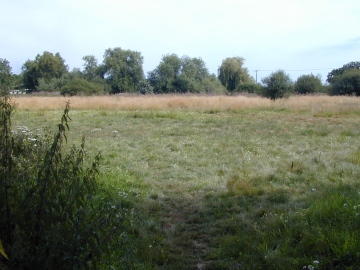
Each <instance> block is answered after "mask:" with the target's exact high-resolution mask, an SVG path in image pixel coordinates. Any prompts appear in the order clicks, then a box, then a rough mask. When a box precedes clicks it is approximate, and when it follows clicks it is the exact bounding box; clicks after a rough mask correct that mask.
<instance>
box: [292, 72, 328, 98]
mask: <svg viewBox="0 0 360 270" xmlns="http://www.w3.org/2000/svg"><path fill="white" fill-rule="evenodd" d="M294 88H295V92H296V93H298V94H310V93H318V92H322V83H321V78H320V77H319V76H315V75H313V74H311V75H302V76H300V77H299V78H298V79H297V80H296V82H295V87H294Z"/></svg>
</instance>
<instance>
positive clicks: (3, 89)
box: [0, 58, 12, 95]
mask: <svg viewBox="0 0 360 270" xmlns="http://www.w3.org/2000/svg"><path fill="white" fill-rule="evenodd" d="M11 84H12V72H11V67H10V62H9V61H8V60H6V59H2V58H0V95H3V94H6V93H7V91H8V90H10V87H11Z"/></svg>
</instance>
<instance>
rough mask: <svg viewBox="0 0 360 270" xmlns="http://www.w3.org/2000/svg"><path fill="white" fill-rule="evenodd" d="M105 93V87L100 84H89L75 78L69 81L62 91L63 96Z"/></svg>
mask: <svg viewBox="0 0 360 270" xmlns="http://www.w3.org/2000/svg"><path fill="white" fill-rule="evenodd" d="M101 93H104V87H103V86H102V85H100V84H98V83H94V82H89V81H87V80H85V79H83V78H73V79H71V80H69V81H68V82H67V83H66V84H65V85H64V86H63V87H62V88H61V91H60V94H61V95H64V96H66V95H69V96H75V95H79V94H82V95H96V94H101Z"/></svg>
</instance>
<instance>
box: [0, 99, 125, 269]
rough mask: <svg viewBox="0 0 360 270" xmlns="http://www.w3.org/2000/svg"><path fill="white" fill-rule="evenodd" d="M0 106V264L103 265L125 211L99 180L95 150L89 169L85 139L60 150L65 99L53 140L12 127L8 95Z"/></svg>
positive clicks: (20, 266) (12, 266)
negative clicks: (78, 144) (67, 148)
mask: <svg viewBox="0 0 360 270" xmlns="http://www.w3.org/2000/svg"><path fill="white" fill-rule="evenodd" d="M0 107H1V111H0V113H1V119H0V167H1V170H0V240H1V242H2V245H1V244H0V254H2V255H3V256H1V255H0V268H1V269H3V268H9V269H78V268H91V267H92V268H97V267H98V266H99V265H103V264H104V263H106V259H107V257H106V255H108V256H109V257H110V248H111V245H112V244H114V243H119V242H120V240H121V238H120V235H121V234H120V230H122V228H123V227H122V225H121V224H122V223H123V222H124V217H122V215H121V213H122V212H121V210H119V209H121V205H120V202H119V200H117V199H115V197H111V196H107V194H106V191H105V190H103V189H102V190H101V189H100V188H99V186H98V182H97V176H98V167H99V161H100V155H97V156H96V157H95V159H94V161H93V163H92V165H91V166H90V167H89V168H86V167H85V165H84V157H85V140H84V139H83V141H82V144H81V147H80V148H79V149H77V148H75V147H74V146H73V147H71V148H70V149H69V150H68V151H65V149H64V145H65V143H66V132H67V130H68V121H69V120H70V118H69V115H68V113H69V103H67V105H66V108H65V110H64V113H63V115H62V118H61V122H60V124H59V125H58V131H57V132H56V134H55V136H54V137H53V138H52V137H51V136H48V135H47V136H44V137H39V136H33V135H32V133H30V132H29V131H28V130H27V129H26V128H22V130H21V132H19V133H16V132H11V129H10V127H11V114H12V112H13V106H12V105H11V104H10V99H9V98H7V97H6V98H3V99H1V100H0ZM115 209H118V210H115ZM1 246H3V248H1ZM6 256H7V257H8V259H6Z"/></svg>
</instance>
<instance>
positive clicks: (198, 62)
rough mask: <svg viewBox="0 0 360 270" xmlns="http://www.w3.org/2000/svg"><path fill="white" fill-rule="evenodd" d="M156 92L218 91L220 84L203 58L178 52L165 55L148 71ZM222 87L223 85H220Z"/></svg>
mask: <svg viewBox="0 0 360 270" xmlns="http://www.w3.org/2000/svg"><path fill="white" fill-rule="evenodd" d="M148 80H149V82H150V84H151V86H152V87H153V88H154V93H187V92H189V93H202V92H207V93H208V92H216V91H217V89H219V87H220V86H219V85H218V84H217V83H216V82H215V81H214V78H213V77H212V76H211V75H210V73H209V71H208V69H207V67H206V64H205V62H204V61H203V60H202V59H201V58H192V57H189V56H187V55H185V56H183V57H181V58H180V57H179V56H178V55H176V54H168V55H164V56H163V57H162V59H161V62H160V64H159V65H158V66H157V67H156V68H155V69H154V70H153V71H151V72H149V73H148ZM220 88H221V87H220Z"/></svg>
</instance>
